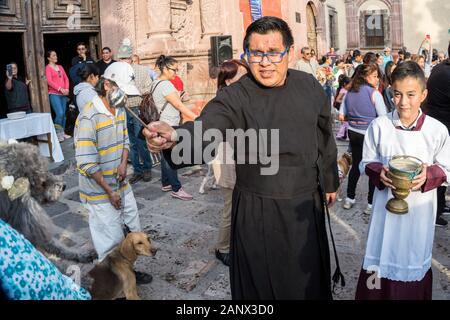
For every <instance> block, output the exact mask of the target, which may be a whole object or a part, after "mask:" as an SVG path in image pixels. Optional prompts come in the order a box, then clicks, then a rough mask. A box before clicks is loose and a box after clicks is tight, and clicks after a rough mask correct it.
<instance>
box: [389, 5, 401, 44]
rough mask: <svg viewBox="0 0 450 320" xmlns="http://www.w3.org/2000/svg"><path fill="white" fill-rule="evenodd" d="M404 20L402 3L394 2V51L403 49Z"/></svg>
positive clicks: (392, 20)
mask: <svg viewBox="0 0 450 320" xmlns="http://www.w3.org/2000/svg"><path fill="white" fill-rule="evenodd" d="M402 20H403V18H402V3H401V1H399V0H393V1H392V8H391V34H392V39H391V41H392V49H401V48H402V47H403V27H402Z"/></svg>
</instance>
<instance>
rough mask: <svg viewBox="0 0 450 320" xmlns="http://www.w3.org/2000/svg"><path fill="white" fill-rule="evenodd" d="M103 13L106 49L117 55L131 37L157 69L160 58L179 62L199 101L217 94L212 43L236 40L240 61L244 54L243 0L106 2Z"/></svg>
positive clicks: (144, 60)
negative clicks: (224, 38)
mask: <svg viewBox="0 0 450 320" xmlns="http://www.w3.org/2000/svg"><path fill="white" fill-rule="evenodd" d="M100 7H101V11H100V12H101V24H102V45H103V46H110V47H111V48H112V49H113V51H116V50H117V48H118V47H119V45H120V43H121V40H122V39H123V38H124V37H128V38H130V39H131V41H132V43H133V46H134V48H135V52H136V53H137V54H138V55H139V56H140V57H141V60H142V63H143V64H148V65H150V66H152V67H154V61H155V60H156V58H157V57H158V56H159V55H160V54H165V55H171V56H174V57H175V58H177V59H178V60H179V62H180V77H181V78H182V79H183V81H184V83H185V87H186V89H187V90H188V92H189V93H190V95H191V97H192V98H193V100H208V99H209V98H210V97H212V96H213V95H214V94H215V91H216V82H215V78H216V73H217V70H216V68H215V67H213V66H212V65H211V58H210V47H211V45H210V37H211V36H215V35H232V37H233V48H234V54H235V57H238V56H239V55H240V53H241V51H242V49H241V47H242V39H243V31H244V30H243V18H242V14H241V12H240V10H239V0H196V1H192V0H145V1H144V0H128V1H127V0H100Z"/></svg>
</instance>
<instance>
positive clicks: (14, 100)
mask: <svg viewBox="0 0 450 320" xmlns="http://www.w3.org/2000/svg"><path fill="white" fill-rule="evenodd" d="M18 73H19V68H18V67H17V63H15V62H11V63H10V64H8V65H7V66H6V82H5V96H6V105H7V108H8V113H13V112H20V111H25V112H26V113H31V112H32V109H31V103H30V97H29V94H28V85H29V84H30V80H28V79H22V78H20V77H19V76H18Z"/></svg>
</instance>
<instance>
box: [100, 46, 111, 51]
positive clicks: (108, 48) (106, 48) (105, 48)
mask: <svg viewBox="0 0 450 320" xmlns="http://www.w3.org/2000/svg"><path fill="white" fill-rule="evenodd" d="M105 50H108V51H109V52H112V50H111V48H110V47H104V48H103V49H102V52H103V51H105Z"/></svg>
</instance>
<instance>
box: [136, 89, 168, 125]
mask: <svg viewBox="0 0 450 320" xmlns="http://www.w3.org/2000/svg"><path fill="white" fill-rule="evenodd" d="M161 82H163V81H159V82H158V83H157V84H156V85H154V86H153V88H152V90H151V91H150V93H147V94H144V95H143V96H142V102H141V104H140V105H139V117H140V118H141V120H142V121H144V122H145V123H146V124H149V123H150V122H155V121H159V118H160V117H161V114H162V113H163V111H164V109H166V107H167V105H168V104H169V102H167V101H166V103H165V104H164V106H163V107H162V109H161V112H159V111H158V108H157V107H156V104H155V100H153V93H154V92H155V90H156V88H157V87H158V85H159V84H160V83H161Z"/></svg>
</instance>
